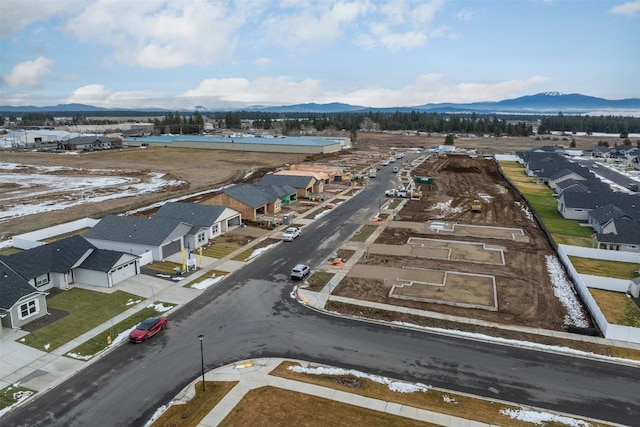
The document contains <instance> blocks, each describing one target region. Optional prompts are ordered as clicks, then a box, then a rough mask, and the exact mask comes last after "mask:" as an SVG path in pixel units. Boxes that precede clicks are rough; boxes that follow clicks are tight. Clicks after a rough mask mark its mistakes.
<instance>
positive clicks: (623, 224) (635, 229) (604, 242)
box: [594, 217, 640, 252]
mask: <svg viewBox="0 0 640 427" xmlns="http://www.w3.org/2000/svg"><path fill="white" fill-rule="evenodd" d="M602 231H603V232H602V233H595V235H594V240H595V242H596V245H597V246H596V248H597V249H609V250H614V251H627V252H640V221H639V220H637V219H632V218H627V217H621V218H613V219H611V220H609V221H608V222H607V223H606V224H605V225H604V226H603V227H602Z"/></svg>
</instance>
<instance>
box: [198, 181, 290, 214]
mask: <svg viewBox="0 0 640 427" xmlns="http://www.w3.org/2000/svg"><path fill="white" fill-rule="evenodd" d="M201 204H203V205H223V206H228V207H229V208H231V209H233V210H236V211H238V212H240V215H241V216H242V218H243V219H245V220H248V221H256V220H257V219H258V217H259V216H260V215H266V214H270V213H277V212H280V210H281V208H282V205H281V200H280V198H279V197H278V196H276V195H274V194H270V193H268V192H265V191H263V190H261V189H260V188H259V187H258V186H254V185H251V184H236V185H232V186H230V187H227V188H225V189H224V190H222V191H220V192H219V193H216V194H214V195H212V196H211V197H209V198H208V199H206V200H203V201H202V202H201Z"/></svg>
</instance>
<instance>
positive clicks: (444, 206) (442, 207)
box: [433, 200, 463, 213]
mask: <svg viewBox="0 0 640 427" xmlns="http://www.w3.org/2000/svg"><path fill="white" fill-rule="evenodd" d="M452 202H453V200H449V201H446V202H441V203H436V205H435V206H434V207H433V208H434V209H438V210H439V211H441V212H442V213H445V212H448V213H460V212H462V210H463V209H462V207H461V206H460V207H457V208H452V207H451V203H452Z"/></svg>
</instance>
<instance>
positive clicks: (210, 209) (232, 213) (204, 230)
mask: <svg viewBox="0 0 640 427" xmlns="http://www.w3.org/2000/svg"><path fill="white" fill-rule="evenodd" d="M154 217H160V218H170V219H174V220H180V221H184V222H187V223H189V224H192V225H193V227H192V228H191V230H190V231H189V232H188V233H187V234H186V235H185V236H184V239H185V245H187V246H188V247H190V248H191V249H195V248H197V247H198V246H200V245H202V244H204V243H207V242H208V241H209V240H210V239H213V238H215V237H216V236H219V235H221V234H224V233H227V232H228V231H229V230H231V229H232V228H233V227H237V226H239V225H240V224H241V223H242V217H241V214H240V212H238V211H236V210H233V209H231V208H228V207H226V206H220V205H203V204H197V203H180V202H168V203H165V204H164V205H162V207H161V208H160V209H159V210H158V211H157V212H156V213H155V215H154Z"/></svg>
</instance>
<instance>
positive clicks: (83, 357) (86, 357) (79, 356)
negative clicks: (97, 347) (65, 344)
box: [65, 351, 95, 360]
mask: <svg viewBox="0 0 640 427" xmlns="http://www.w3.org/2000/svg"><path fill="white" fill-rule="evenodd" d="M65 356H67V357H70V358H72V359H76V360H89V359H91V358H92V357H93V356H95V354H87V355H84V354H78V353H74V352H73V351H70V352H68V353H67V354H65Z"/></svg>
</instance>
